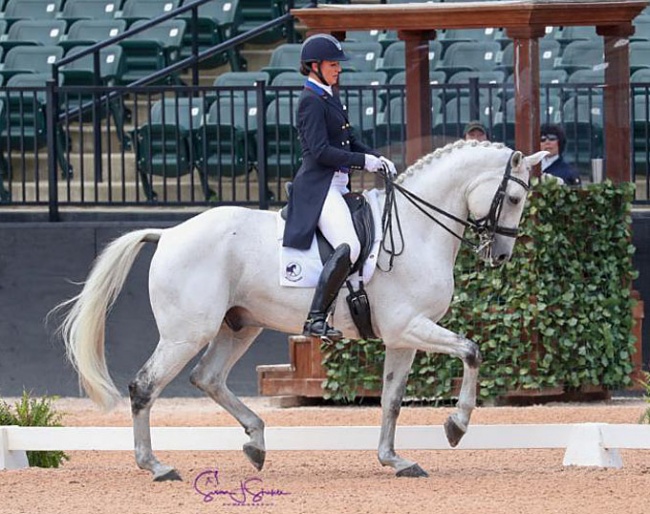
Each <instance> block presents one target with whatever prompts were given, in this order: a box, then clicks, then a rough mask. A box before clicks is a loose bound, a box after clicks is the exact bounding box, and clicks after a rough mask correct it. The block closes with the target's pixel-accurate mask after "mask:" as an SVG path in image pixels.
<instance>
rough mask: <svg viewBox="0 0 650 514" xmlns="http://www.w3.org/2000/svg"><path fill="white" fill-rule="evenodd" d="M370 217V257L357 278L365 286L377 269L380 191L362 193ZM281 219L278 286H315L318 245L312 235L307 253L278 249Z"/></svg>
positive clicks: (294, 249) (317, 270)
mask: <svg viewBox="0 0 650 514" xmlns="http://www.w3.org/2000/svg"><path fill="white" fill-rule="evenodd" d="M363 196H365V198H366V200H367V201H368V204H369V205H370V210H371V212H372V218H373V221H374V225H375V239H374V240H373V242H372V247H371V249H370V255H369V256H368V258H367V259H366V262H365V263H364V264H363V269H362V270H361V273H360V278H361V279H363V282H364V283H365V284H367V283H368V282H370V279H371V278H372V275H373V274H374V273H375V268H376V267H377V256H378V254H379V245H380V243H381V235H382V234H381V213H382V204H383V200H384V192H383V191H379V190H377V189H372V190H370V191H364V192H363ZM284 223H285V222H284V220H283V219H282V216H281V215H280V213H279V212H278V215H277V240H278V247H279V249H280V270H279V271H280V285H281V286H284V287H316V284H317V283H318V277H320V273H321V271H322V270H323V264H322V263H321V260H320V254H319V253H318V243H317V242H316V236H314V239H313V240H312V242H311V247H310V248H309V250H297V249H296V248H286V247H284V246H282V238H283V235H284Z"/></svg>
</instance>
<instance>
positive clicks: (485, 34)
mask: <svg viewBox="0 0 650 514" xmlns="http://www.w3.org/2000/svg"><path fill="white" fill-rule="evenodd" d="M501 38H502V35H501V30H500V29H498V28H494V27H485V28H482V29H446V30H444V31H442V33H441V34H440V39H439V41H440V42H441V43H442V49H443V55H444V52H445V51H446V50H447V49H448V48H449V47H450V46H451V45H452V44H454V43H460V42H464V43H476V42H479V41H496V40H497V39H501Z"/></svg>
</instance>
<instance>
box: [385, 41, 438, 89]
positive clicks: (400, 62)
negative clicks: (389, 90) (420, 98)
mask: <svg viewBox="0 0 650 514" xmlns="http://www.w3.org/2000/svg"><path fill="white" fill-rule="evenodd" d="M404 48H405V44H404V41H396V42H395V43H392V44H391V45H390V46H389V47H388V48H386V50H385V51H384V56H383V58H382V62H381V64H377V70H378V71H383V72H385V73H386V74H387V75H388V79H389V80H390V79H391V78H392V77H393V75H395V74H397V73H399V72H400V71H404V70H405V69H406V60H405V59H406V56H405V55H404ZM441 56H442V44H441V43H440V42H439V41H429V70H430V71H431V70H433V69H434V68H435V67H436V65H437V64H438V61H439V60H440V58H441Z"/></svg>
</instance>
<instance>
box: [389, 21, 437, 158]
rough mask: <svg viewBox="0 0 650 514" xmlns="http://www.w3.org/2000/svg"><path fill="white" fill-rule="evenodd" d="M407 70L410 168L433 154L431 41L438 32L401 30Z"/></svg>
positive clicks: (400, 34) (407, 150)
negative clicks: (423, 157) (430, 82)
mask: <svg viewBox="0 0 650 514" xmlns="http://www.w3.org/2000/svg"><path fill="white" fill-rule="evenodd" d="M397 35H398V37H399V38H400V39H402V40H404V46H405V48H404V52H405V54H406V55H405V58H406V59H405V62H406V63H407V66H406V97H407V98H408V101H407V102H406V164H407V165H411V164H413V163H414V162H415V161H417V160H418V159H419V158H420V157H422V156H423V155H425V154H427V153H429V152H430V151H431V91H430V90H429V40H431V39H435V37H436V31H435V30H400V31H398V32H397Z"/></svg>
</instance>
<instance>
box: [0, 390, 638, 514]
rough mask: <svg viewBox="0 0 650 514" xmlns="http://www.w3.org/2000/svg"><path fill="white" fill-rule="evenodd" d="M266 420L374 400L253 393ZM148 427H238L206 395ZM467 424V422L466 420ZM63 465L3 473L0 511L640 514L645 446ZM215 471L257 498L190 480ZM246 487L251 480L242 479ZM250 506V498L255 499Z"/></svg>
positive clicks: (102, 420)
mask: <svg viewBox="0 0 650 514" xmlns="http://www.w3.org/2000/svg"><path fill="white" fill-rule="evenodd" d="M245 401H246V403H247V405H249V406H250V407H252V408H253V409H254V410H256V411H257V412H258V413H259V414H260V415H261V416H262V418H263V419H264V420H265V422H266V424H267V426H281V425H285V426H289V425H291V426H295V425H379V424H380V409H379V407H375V406H372V407H298V408H289V409H283V408H277V407H273V406H272V404H271V403H270V402H269V400H268V399H262V398H250V399H246V400H245ZM647 407H648V405H647V404H646V403H644V402H643V401H642V400H612V401H609V402H603V403H598V404H550V405H545V406H533V407H481V408H478V409H477V410H476V411H475V413H474V416H473V417H472V424H511V423H579V422H608V423H636V422H637V421H638V419H639V417H640V416H641V414H642V413H643V412H644V410H645V409H646V408H647ZM56 408H57V410H59V411H60V412H63V413H66V415H65V418H64V424H65V425H67V426H130V425H131V420H130V414H129V406H128V403H127V402H126V401H124V402H123V403H122V404H121V405H120V406H119V407H118V408H117V409H116V410H114V411H112V412H111V413H108V414H104V413H102V412H100V411H98V410H97V409H96V408H95V407H94V406H93V405H92V404H91V403H90V402H89V401H88V400H80V399H61V400H58V401H57V402H56ZM451 410H452V409H450V408H430V407H405V408H404V409H403V410H402V414H401V416H400V420H399V421H400V425H423V424H437V425H439V424H442V423H443V422H444V420H445V419H446V417H447V416H448V415H449V413H450V411H451ZM152 425H154V426H237V423H236V422H235V421H234V420H233V419H232V418H231V417H230V416H229V415H228V414H227V413H225V412H224V411H223V410H222V409H220V408H216V407H215V406H214V404H213V403H212V402H211V401H210V400H208V399H162V400H159V401H158V402H157V403H156V405H155V406H154V409H153V414H152ZM470 430H471V426H470ZM68 454H69V456H70V460H69V461H68V462H66V463H65V464H64V465H63V467H61V468H60V469H36V468H32V469H28V470H15V471H0V514H18V513H25V514H36V513H39V514H69V513H92V514H104V513H106V514H109V513H110V514H114V513H115V514H149V513H150V514H179V513H182V514H184V513H188V514H204V513H206V514H207V513H213V512H220V513H228V512H233V513H235V512H239V513H241V512H242V511H244V512H246V511H251V510H252V511H253V512H274V513H278V514H297V513H300V514H317V513H328V514H332V513H346V514H347V513H368V514H380V513H386V514H398V513H399V514H406V513H418V514H419V513H424V512H427V513H438V512H440V513H443V512H444V513H446V514H452V513H469V512H478V513H490V514H491V513H508V514H517V513H525V514H536V513H563V514H564V513H571V514H579V513H589V514H600V513H602V514H612V513H616V512H621V513H623V512H624V513H626V514H635V513H638V514H646V513H647V512H648V498H649V494H650V493H648V491H650V451H639V450H634V451H633V450H623V451H621V456H622V458H623V463H624V467H623V469H620V470H605V469H591V468H564V467H563V466H562V457H563V454H564V451H563V450H506V451H503V450H491V451H470V450H453V451H404V452H403V455H405V456H407V457H409V458H411V459H413V460H417V462H418V463H419V464H420V465H421V466H422V468H424V469H425V470H426V471H428V472H429V474H430V477H429V478H420V479H407V478H396V477H395V476H394V474H393V472H392V470H390V469H388V468H382V467H381V465H380V464H379V462H378V461H377V457H376V454H375V452H370V451H359V452H343V451H339V452H269V453H268V455H267V459H266V465H265V468H264V470H263V471H261V472H257V471H256V470H255V469H254V468H253V467H252V466H251V465H250V464H249V463H248V461H247V460H246V458H245V457H244V455H243V453H241V452H218V453H216V454H215V452H160V453H159V454H158V457H159V458H160V459H161V460H162V461H163V462H166V463H168V464H171V465H173V466H175V467H176V469H177V470H178V471H179V472H180V474H181V476H182V477H183V481H181V482H165V483H154V482H153V481H152V480H151V477H150V475H149V473H148V472H146V471H142V470H140V469H138V468H137V466H136V464H135V461H134V458H133V455H132V453H131V452H68ZM208 470H210V474H209V475H203V477H204V479H205V481H206V483H209V480H208V479H207V478H205V477H213V476H214V475H213V472H214V471H215V470H217V471H218V476H219V489H220V490H222V491H241V488H240V483H241V482H242V481H246V480H247V479H251V478H252V479H256V478H258V479H261V480H262V482H260V481H257V480H253V481H252V482H250V483H251V484H256V485H258V486H259V485H260V484H261V485H262V487H263V489H264V490H266V491H274V492H275V493H276V494H274V495H271V494H266V495H264V497H263V498H262V499H261V501H259V502H256V504H255V502H253V501H252V498H251V497H250V495H248V498H247V499H246V500H245V503H244V504H243V505H241V504H238V503H237V502H241V501H242V499H243V498H242V495H241V493H237V494H233V496H232V498H231V497H227V496H226V495H220V496H215V497H213V500H212V501H210V502H206V501H204V496H203V495H201V494H199V493H198V492H197V491H195V490H194V489H193V484H194V481H195V479H196V477H197V476H199V475H200V474H201V473H203V472H206V471H208ZM250 489H251V490H252V489H253V487H251V488H250ZM254 504H255V505H254Z"/></svg>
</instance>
